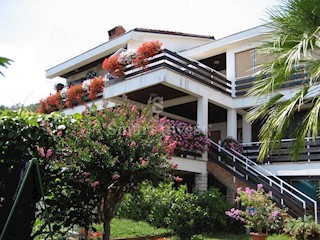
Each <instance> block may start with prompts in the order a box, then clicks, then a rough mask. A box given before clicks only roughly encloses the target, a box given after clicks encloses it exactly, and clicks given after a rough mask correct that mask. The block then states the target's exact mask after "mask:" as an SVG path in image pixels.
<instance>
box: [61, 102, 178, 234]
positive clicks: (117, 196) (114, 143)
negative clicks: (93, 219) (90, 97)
mask: <svg viewBox="0 0 320 240" xmlns="http://www.w3.org/2000/svg"><path fill="white" fill-rule="evenodd" d="M64 140H65V142H61V145H62V146H67V147H65V149H64V151H65V152H66V155H65V156H66V157H65V158H64V159H63V160H64V162H65V163H67V164H68V165H69V166H70V168H71V167H76V168H77V169H80V170H81V171H82V172H81V173H80V174H79V175H80V178H81V179H82V181H81V183H82V186H83V187H86V188H87V189H91V190H93V192H94V194H95V195H93V196H92V198H96V199H97V200H98V204H97V206H96V207H97V209H98V215H99V219H100V220H101V221H102V222H103V223H104V233H105V235H104V238H103V239H109V236H110V235H109V234H110V221H111V219H112V218H113V217H114V215H115V212H116V209H117V206H118V204H119V203H120V202H121V200H122V198H123V197H124V195H125V193H128V192H132V191H134V190H135V189H137V188H139V186H140V185H141V183H142V182H143V181H150V182H154V183H156V182H158V181H160V180H164V179H165V178H166V179H168V177H169V173H170V172H171V169H172V168H173V167H174V165H172V163H171V162H170V161H169V160H168V159H170V157H171V155H172V154H173V151H174V149H175V147H176V144H177V143H176V142H175V141H172V140H171V138H170V136H168V126H166V125H164V121H163V120H159V119H158V117H157V116H154V115H153V114H152V113H151V111H150V106H149V107H146V108H144V109H137V107H136V106H130V105H129V104H127V103H124V104H122V105H119V106H117V107H115V108H104V109H101V110H97V109H96V108H95V107H94V108H91V109H87V110H86V111H85V112H83V113H82V117H81V121H80V124H78V125H75V126H73V128H72V129H71V132H70V133H69V134H68V136H67V137H66V138H64Z"/></svg>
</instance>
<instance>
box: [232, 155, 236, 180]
mask: <svg viewBox="0 0 320 240" xmlns="http://www.w3.org/2000/svg"><path fill="white" fill-rule="evenodd" d="M232 160H233V162H234V165H233V172H236V166H235V163H236V158H235V157H234V156H232ZM233 182H236V177H235V176H234V175H233Z"/></svg>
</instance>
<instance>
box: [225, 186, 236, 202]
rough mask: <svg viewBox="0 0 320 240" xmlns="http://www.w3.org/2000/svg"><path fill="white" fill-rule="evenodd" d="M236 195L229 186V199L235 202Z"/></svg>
mask: <svg viewBox="0 0 320 240" xmlns="http://www.w3.org/2000/svg"><path fill="white" fill-rule="evenodd" d="M235 197H236V193H235V192H234V191H233V190H232V189H231V188H227V200H228V201H229V202H234V199H235Z"/></svg>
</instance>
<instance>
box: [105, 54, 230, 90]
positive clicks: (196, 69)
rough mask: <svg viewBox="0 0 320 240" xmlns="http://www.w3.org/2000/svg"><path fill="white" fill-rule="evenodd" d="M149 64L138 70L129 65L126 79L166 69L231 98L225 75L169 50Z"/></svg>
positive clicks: (113, 81) (228, 81) (148, 61)
mask: <svg viewBox="0 0 320 240" xmlns="http://www.w3.org/2000/svg"><path fill="white" fill-rule="evenodd" d="M147 63H148V64H147V65H146V66H145V67H143V68H142V67H140V68H136V67H135V66H134V65H132V64H129V65H127V66H126V68H125V79H128V78H131V77H134V76H137V75H140V74H144V73H146V72H149V71H152V70H154V69H158V68H162V67H164V68H169V69H171V70H173V71H175V72H178V73H180V74H182V75H185V76H187V77H190V78H192V79H194V80H196V81H198V82H200V83H202V84H205V85H207V86H209V87H211V88H213V89H216V90H218V91H220V92H222V93H224V94H227V95H229V96H231V92H232V90H231V89H232V88H231V81H230V80H228V79H227V78H226V76H225V75H223V74H221V73H219V72H218V71H216V70H214V69H211V68H209V67H207V66H205V65H203V64H202V63H200V62H197V61H192V60H190V59H187V58H185V57H183V56H181V55H179V54H178V53H175V52H172V51H170V50H168V49H164V50H163V51H162V52H161V53H159V54H158V55H156V56H153V57H151V58H149V59H148V60H147ZM115 83H117V79H113V80H112V83H111V84H115ZM107 84H108V83H107Z"/></svg>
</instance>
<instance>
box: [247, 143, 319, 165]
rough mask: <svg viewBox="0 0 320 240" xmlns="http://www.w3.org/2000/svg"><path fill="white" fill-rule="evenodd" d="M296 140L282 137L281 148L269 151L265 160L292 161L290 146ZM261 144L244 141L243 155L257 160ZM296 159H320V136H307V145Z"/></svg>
mask: <svg viewBox="0 0 320 240" xmlns="http://www.w3.org/2000/svg"><path fill="white" fill-rule="evenodd" d="M294 141H295V139H282V140H281V143H280V144H279V148H277V149H275V150H273V151H268V152H269V153H268V155H267V156H266V158H265V159H264V162H266V163H275V162H291V161H292V160H293V159H292V153H291V152H290V147H291V146H292V145H293V143H294ZM260 144H261V142H249V143H243V144H242V146H243V155H245V156H246V157H247V158H249V159H250V160H252V161H257V158H258V155H259V148H260ZM295 161H298V162H301V161H307V162H312V161H320V137H317V138H316V139H314V140H313V139H312V138H305V145H304V147H303V148H302V149H301V151H300V153H299V156H298V158H297V159H295Z"/></svg>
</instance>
